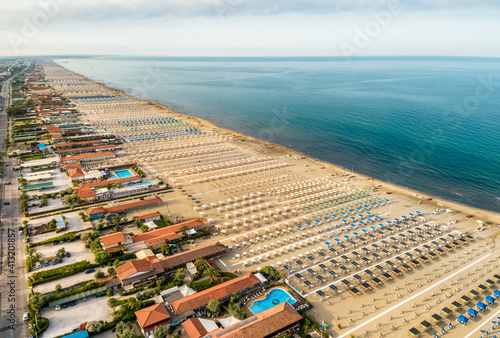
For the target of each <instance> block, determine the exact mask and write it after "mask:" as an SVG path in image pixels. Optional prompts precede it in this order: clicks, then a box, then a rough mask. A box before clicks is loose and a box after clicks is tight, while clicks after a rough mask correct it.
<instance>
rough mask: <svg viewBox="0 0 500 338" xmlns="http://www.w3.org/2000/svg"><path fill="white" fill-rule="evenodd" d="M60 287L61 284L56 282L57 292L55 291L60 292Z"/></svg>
mask: <svg viewBox="0 0 500 338" xmlns="http://www.w3.org/2000/svg"><path fill="white" fill-rule="evenodd" d="M61 289H62V286H61V284H57V285H56V292H57V293H59V292H61Z"/></svg>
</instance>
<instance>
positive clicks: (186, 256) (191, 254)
mask: <svg viewBox="0 0 500 338" xmlns="http://www.w3.org/2000/svg"><path fill="white" fill-rule="evenodd" d="M226 252H227V248H226V246H225V245H224V244H221V243H220V242H215V243H211V244H207V245H203V246H200V247H198V248H195V249H191V250H189V251H184V252H180V253H178V254H175V255H172V256H168V257H165V258H163V259H161V260H160V263H159V264H161V268H162V269H163V270H166V271H171V270H173V269H174V268H177V267H179V266H183V265H186V264H187V263H189V262H194V261H195V260H197V259H198V258H207V257H210V256H217V255H223V254H225V253H226Z"/></svg>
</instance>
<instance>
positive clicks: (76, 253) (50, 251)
mask: <svg viewBox="0 0 500 338" xmlns="http://www.w3.org/2000/svg"><path fill="white" fill-rule="evenodd" d="M62 248H64V250H66V252H69V253H70V257H64V258H63V261H62V263H58V264H54V265H53V264H52V263H51V264H50V265H49V266H43V267H41V268H38V269H37V268H35V269H33V270H32V272H30V274H32V273H33V272H38V271H42V270H48V269H54V268H57V267H60V266H63V265H68V264H73V263H76V262H81V261H89V262H90V263H94V262H95V261H94V255H93V254H92V253H91V252H90V249H86V248H85V244H84V243H83V242H82V241H81V240H75V241H74V242H69V243H64V244H58V245H53V244H45V245H39V246H36V247H35V249H36V251H38V252H40V253H42V255H43V256H42V259H45V258H50V257H55V256H56V252H57V251H58V250H59V249H62Z"/></svg>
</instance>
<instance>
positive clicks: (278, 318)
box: [190, 302, 302, 338]
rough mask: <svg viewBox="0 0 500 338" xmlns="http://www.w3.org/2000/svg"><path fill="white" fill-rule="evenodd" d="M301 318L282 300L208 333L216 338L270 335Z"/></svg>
mask: <svg viewBox="0 0 500 338" xmlns="http://www.w3.org/2000/svg"><path fill="white" fill-rule="evenodd" d="M252 319H253V320H252ZM301 319H302V315H301V314H299V313H298V312H297V311H295V309H294V308H293V307H292V306H291V305H290V304H288V302H283V303H281V304H278V305H276V306H273V307H271V308H269V309H267V310H265V311H262V312H260V313H258V314H256V315H255V316H253V317H250V318H247V319H245V320H244V321H241V322H239V323H236V324H234V325H231V326H229V327H226V328H222V327H221V328H219V329H217V330H214V331H212V332H210V335H211V336H212V337H214V336H216V337H217V338H249V337H271V336H274V335H276V334H277V333H279V332H281V331H283V329H285V328H286V327H289V326H292V325H294V324H297V323H298V322H299V321H300V320H301ZM205 337H208V336H205ZM190 338H191V336H190Z"/></svg>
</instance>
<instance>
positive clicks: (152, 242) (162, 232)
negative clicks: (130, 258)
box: [132, 219, 203, 251]
mask: <svg viewBox="0 0 500 338" xmlns="http://www.w3.org/2000/svg"><path fill="white" fill-rule="evenodd" d="M183 227H187V228H188V229H189V230H193V231H194V233H196V231H197V230H201V229H202V228H203V222H202V221H200V220H199V219H195V220H191V221H187V222H183V223H179V224H175V225H171V226H168V227H165V228H161V229H157V230H152V231H148V232H145V233H142V234H137V235H135V236H132V242H133V243H134V245H136V244H137V246H138V245H139V244H143V247H141V248H140V249H144V248H146V247H151V246H152V247H155V246H160V245H162V244H163V243H165V242H168V243H171V244H173V243H177V242H178V241H179V235H178V234H177V233H178V232H179V231H180V230H181V229H182V228H183ZM140 249H139V248H137V249H136V250H140ZM134 251H135V250H134Z"/></svg>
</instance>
